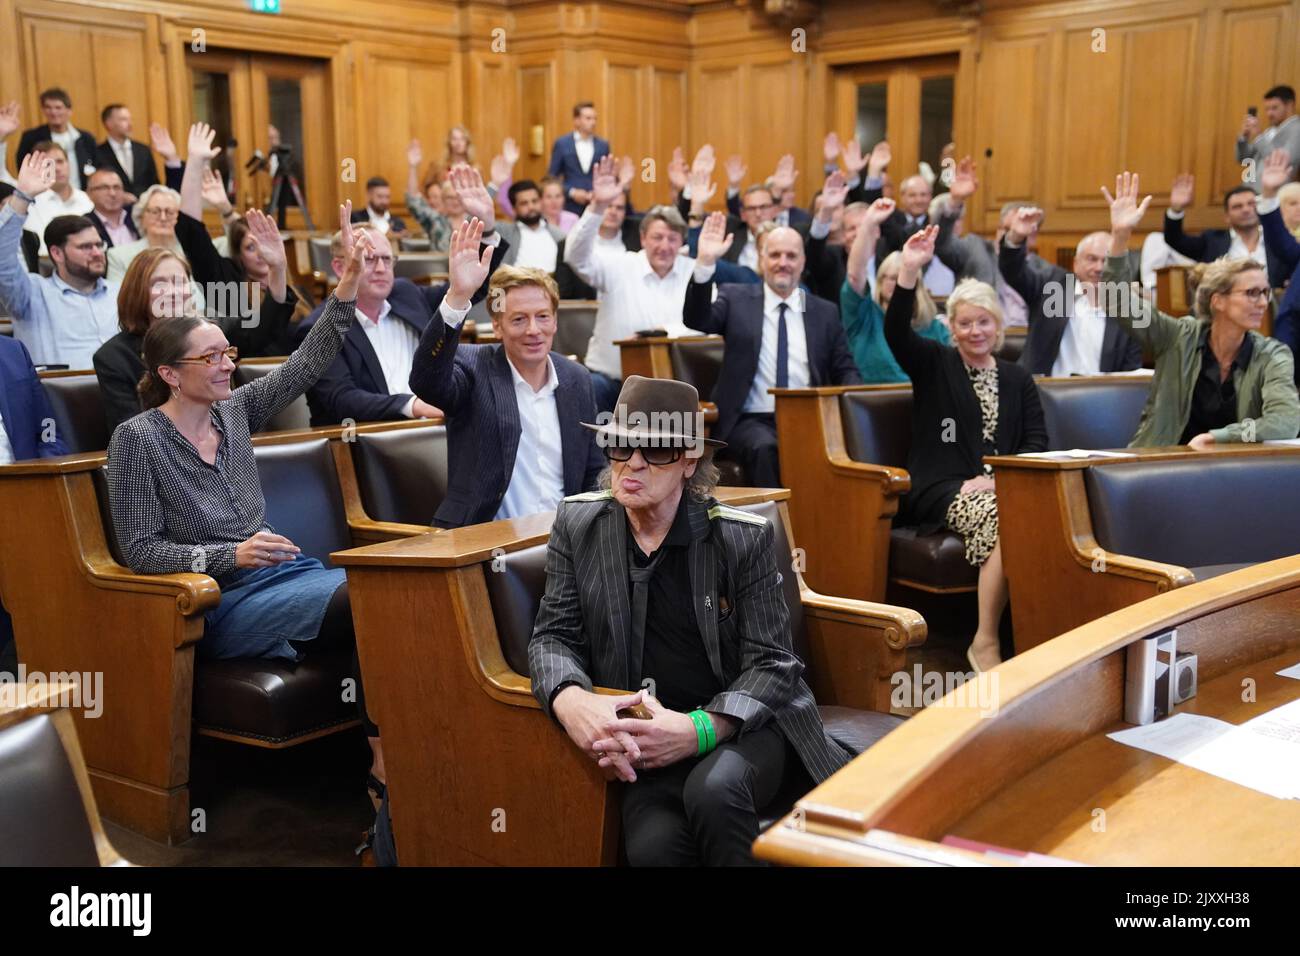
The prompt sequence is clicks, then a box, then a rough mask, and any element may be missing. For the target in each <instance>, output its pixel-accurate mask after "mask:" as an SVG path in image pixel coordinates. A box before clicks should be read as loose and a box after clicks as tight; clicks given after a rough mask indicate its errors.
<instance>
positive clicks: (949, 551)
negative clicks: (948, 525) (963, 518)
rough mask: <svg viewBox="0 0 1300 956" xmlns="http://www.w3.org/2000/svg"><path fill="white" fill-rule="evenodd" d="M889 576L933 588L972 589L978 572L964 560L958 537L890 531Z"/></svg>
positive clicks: (897, 529) (937, 533)
mask: <svg viewBox="0 0 1300 956" xmlns="http://www.w3.org/2000/svg"><path fill="white" fill-rule="evenodd" d="M889 576H890V578H892V579H894V580H899V579H901V580H904V581H915V582H916V583H917V584H924V585H927V586H929V587H934V588H954V587H967V586H969V587H974V586H975V585H976V584H977V583H978V582H979V569H978V568H976V567H974V566H973V565H971V564H970V562H968V561H967V560H966V545H965V543H964V542H963V541H962V538H961V535H959V534H956V533H954V532H952V531H936V532H935V533H934V534H918V533H917V529H916V528H894V529H893V530H892V531H890V533H889Z"/></svg>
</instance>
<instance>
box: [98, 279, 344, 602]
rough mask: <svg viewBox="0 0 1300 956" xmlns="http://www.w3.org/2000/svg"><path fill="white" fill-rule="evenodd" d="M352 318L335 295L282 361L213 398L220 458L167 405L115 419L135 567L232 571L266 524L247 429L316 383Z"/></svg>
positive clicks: (116, 497)
mask: <svg viewBox="0 0 1300 956" xmlns="http://www.w3.org/2000/svg"><path fill="white" fill-rule="evenodd" d="M355 315H356V303H355V302H339V301H338V300H337V299H335V298H334V297H333V296H330V298H329V302H328V303H327V305H326V308H325V312H324V314H323V315H322V316H321V317H320V319H319V320H317V321H316V323H315V324H314V325H313V326H312V329H311V332H309V333H308V335H307V337H306V339H304V340H303V343H302V345H301V346H300V347H299V348H298V350H297V351H295V352H294V353H293V354H292V355H290V356H289V357H288V358H287V359H286V360H285V362H284V364H283V365H281V366H280V367H279V368H278V369H276V370H275V371H274V372H272V373H270V374H269V375H265V376H263V377H262V378H259V379H257V380H255V381H252V382H249V383H248V384H247V385H241V386H240V387H239V388H237V389H235V390H234V391H233V392H231V395H230V398H228V399H227V400H225V401H223V402H214V403H213V405H212V411H211V414H212V424H213V426H214V427H215V428H217V429H218V430H219V431H220V432H221V441H220V444H219V445H218V446H217V459H216V463H215V464H212V465H209V464H208V463H207V462H205V461H204V460H203V459H202V457H200V455H199V453H198V451H197V450H196V449H195V448H194V446H193V445H191V444H190V442H189V440H188V439H186V438H185V437H184V436H183V435H181V433H180V432H179V431H178V430H177V429H176V426H175V425H173V424H172V421H171V419H169V418H168V417H167V416H166V415H165V414H164V413H163V412H162V410H161V409H158V408H153V409H150V410H149V411H147V412H142V413H141V414H139V415H137V416H135V417H134V418H131V419H128V420H127V421H125V422H123V423H122V424H121V425H119V426H118V428H117V430H116V431H115V432H114V433H113V438H112V441H111V442H110V443H109V446H108V487H109V501H110V504H111V507H112V509H113V525H114V527H115V528H116V530H117V540H118V542H119V544H120V546H121V549H122V553H123V555H124V556H125V558H126V562H127V564H128V565H129V566H130V567H131V570H133V571H135V572H136V573H137V574H175V573H179V572H186V571H197V572H202V573H205V574H210V575H212V576H213V577H214V578H216V579H217V581H218V583H220V582H221V579H222V578H223V577H225V576H226V575H229V574H230V573H231V572H233V571H234V570H235V548H236V546H237V545H239V544H240V543H241V542H243V541H246V540H248V539H249V538H250V537H252V536H253V535H254V534H256V533H257V532H258V531H261V530H263V529H267V528H268V525H267V524H266V500H265V499H264V498H263V497H262V486H261V483H260V482H259V481H258V477H257V462H256V461H255V460H254V458H253V443H252V441H251V439H250V437H249V436H250V434H251V433H253V432H256V431H258V430H259V429H260V428H261V427H262V426H263V424H264V423H265V422H266V421H267V420H268V419H270V418H271V417H272V416H273V415H275V414H276V413H277V412H279V411H280V410H282V409H283V408H285V407H287V406H288V405H289V403H291V402H292V401H293V400H294V399H296V398H297V397H298V396H299V395H302V394H303V393H304V392H306V391H307V389H309V388H310V387H311V386H312V385H313V384H314V383H315V382H316V379H317V378H319V377H320V375H321V374H322V373H323V372H324V371H325V370H326V369H327V368H328V367H329V365H330V363H331V362H333V361H334V358H335V356H337V355H338V353H339V348H340V347H341V346H342V343H343V334H344V333H345V332H346V331H347V329H348V326H350V325H351V324H352V320H353V317H354V316H355Z"/></svg>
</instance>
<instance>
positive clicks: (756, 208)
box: [740, 202, 776, 212]
mask: <svg viewBox="0 0 1300 956" xmlns="http://www.w3.org/2000/svg"><path fill="white" fill-rule="evenodd" d="M740 208H741V209H743V210H745V212H767V211H768V210H769V209H774V208H776V203H774V202H765V203H763V205H761V206H741V207H740Z"/></svg>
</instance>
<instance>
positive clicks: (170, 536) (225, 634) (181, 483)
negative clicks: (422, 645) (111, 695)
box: [108, 202, 383, 781]
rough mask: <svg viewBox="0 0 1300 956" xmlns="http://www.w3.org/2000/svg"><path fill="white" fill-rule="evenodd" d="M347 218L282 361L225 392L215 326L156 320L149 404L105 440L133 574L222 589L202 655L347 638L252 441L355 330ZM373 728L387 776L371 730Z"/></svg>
mask: <svg viewBox="0 0 1300 956" xmlns="http://www.w3.org/2000/svg"><path fill="white" fill-rule="evenodd" d="M351 213H352V204H351V203H350V202H349V203H345V204H344V205H343V206H342V207H340V216H339V220H340V223H341V228H342V230H343V237H344V239H343V241H344V245H345V249H346V256H345V263H346V264H345V267H344V269H343V272H342V276H341V279H340V281H339V284H338V287H337V288H336V289H335V291H334V294H333V295H331V296H330V298H329V300H328V303H327V306H326V310H325V313H324V314H323V315H322V316H321V319H320V320H319V321H317V322H316V323H315V325H314V326H313V327H312V330H311V332H310V334H309V335H308V336H307V338H306V340H305V341H304V342H303V344H302V346H301V347H300V348H299V349H298V350H297V351H296V352H294V353H293V354H292V355H291V356H289V358H288V359H286V360H285V362H284V364H283V365H281V366H280V367H279V368H277V369H276V370H275V371H274V372H271V373H270V374H269V375H266V376H264V377H262V378H259V379H257V380H256V381H253V382H250V383H248V384H247V385H242V386H240V387H239V388H236V389H232V388H231V387H230V377H231V373H232V372H234V370H235V358H236V351H235V349H234V348H232V347H231V345H230V343H229V341H228V339H227V338H226V334H225V332H224V331H223V330H222V328H221V326H220V325H217V324H215V323H212V322H208V321H205V320H204V319H201V318H197V317H194V316H181V317H179V318H173V319H169V320H167V321H165V322H155V323H153V324H152V325H151V326H150V327H149V331H148V332H147V333H146V334H145V337H144V360H145V366H146V371H145V374H144V376H143V377H142V378H141V380H140V385H139V388H140V396H141V399H142V400H143V403H144V405H145V406H146V407H147V409H148V410H147V411H145V412H142V413H141V414H139V415H136V416H135V417H134V418H132V419H130V420H129V421H127V422H124V423H123V424H122V426H121V427H119V428H118V429H117V431H116V432H114V433H113V439H112V442H111V443H110V444H109V449H108V486H109V497H110V505H111V509H112V513H113V525H114V527H115V529H116V531H117V539H118V542H119V543H120V545H121V548H122V552H123V554H124V556H125V559H126V563H127V564H128V565H129V566H130V568H131V570H133V571H135V572H136V573H137V574H175V573H189V572H194V571H200V572H203V573H206V574H209V575H211V576H212V577H213V578H215V579H216V581H217V583H218V584H219V585H220V587H221V602H220V604H219V605H218V606H217V607H216V609H215V610H213V611H211V612H209V613H208V615H207V618H206V621H205V625H206V626H205V629H204V636H203V639H202V641H201V642H200V643H199V652H200V653H201V654H203V655H205V656H208V657H212V658H218V659H222V658H235V657H267V658H283V659H287V660H291V661H294V660H298V659H300V658H301V657H302V655H303V653H304V652H307V653H310V650H311V648H313V647H320V646H323V645H325V644H329V645H331V646H333V645H340V646H345V645H346V643H347V642H349V641H351V640H352V639H353V636H352V613H351V606H350V604H349V602H348V593H347V583H346V578H345V575H344V572H343V571H342V570H340V569H327V568H325V567H324V566H323V565H322V564H321V563H320V562H319V561H318V560H316V559H315V558H307V557H303V556H302V555H301V554H300V549H299V548H298V546H297V545H295V544H294V543H293V542H292V541H290V540H289V539H288V538H286V537H284V536H283V535H280V534H277V533H276V532H275V530H274V529H273V528H271V527H270V526H268V525H267V523H266V513H265V512H266V502H265V499H264V497H263V495H262V487H261V483H260V481H259V478H258V472H257V462H256V459H255V458H254V455H253V444H252V440H251V438H250V436H251V434H252V433H253V432H256V431H257V430H258V429H260V428H261V427H262V426H263V424H264V423H265V422H266V421H267V420H268V419H269V418H271V417H272V416H273V415H275V414H276V413H277V412H279V411H280V410H281V409H283V408H284V407H285V406H287V405H288V404H289V403H290V402H292V401H293V400H294V399H296V398H297V397H298V396H299V395H302V394H303V393H304V392H305V391H306V390H307V389H308V388H309V387H311V385H312V383H314V382H315V381H316V379H317V378H318V377H319V376H320V374H321V373H322V372H324V371H325V369H326V368H327V367H328V366H329V364H330V363H331V362H332V361H333V360H334V358H335V356H336V355H338V352H339V348H340V347H341V345H342V343H343V336H344V334H345V333H346V332H347V330H348V328H349V327H350V326H351V325H352V322H353V318H354V316H355V315H356V308H355V300H356V293H357V284H358V280H359V279H360V276H361V272H362V269H363V265H362V261H363V258H364V256H365V255H366V254H367V253H370V252H372V251H373V247H372V245H371V237H370V235H369V234H368V233H366V232H358V233H357V235H356V237H355V241H354V238H353V233H352V227H351ZM358 686H360V682H358ZM362 712H363V719H364V710H363V711H362ZM368 734H369V736H371V737H372V741H371V745H372V749H373V750H374V751H375V765H374V766H375V769H374V770H373V773H374V775H375V776H376V778H378V779H379V780H381V781H382V779H383V769H382V766H383V762H382V754H381V752H380V751H379V747H378V740H377V735H378V732H377V731H376V730H375V729H374V728H373V725H370V726H368Z"/></svg>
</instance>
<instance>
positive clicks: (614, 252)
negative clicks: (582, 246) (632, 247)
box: [596, 232, 627, 258]
mask: <svg viewBox="0 0 1300 956" xmlns="http://www.w3.org/2000/svg"><path fill="white" fill-rule="evenodd" d="M625 252H627V246H625V245H624V244H623V233H622V232H617V233H615V234H614V238H613V239H606V238H605V237H604V236H601V235H597V236H596V255H598V256H614V257H615V258H617V257H618V256H621V255H622V254H623V253H625Z"/></svg>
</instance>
